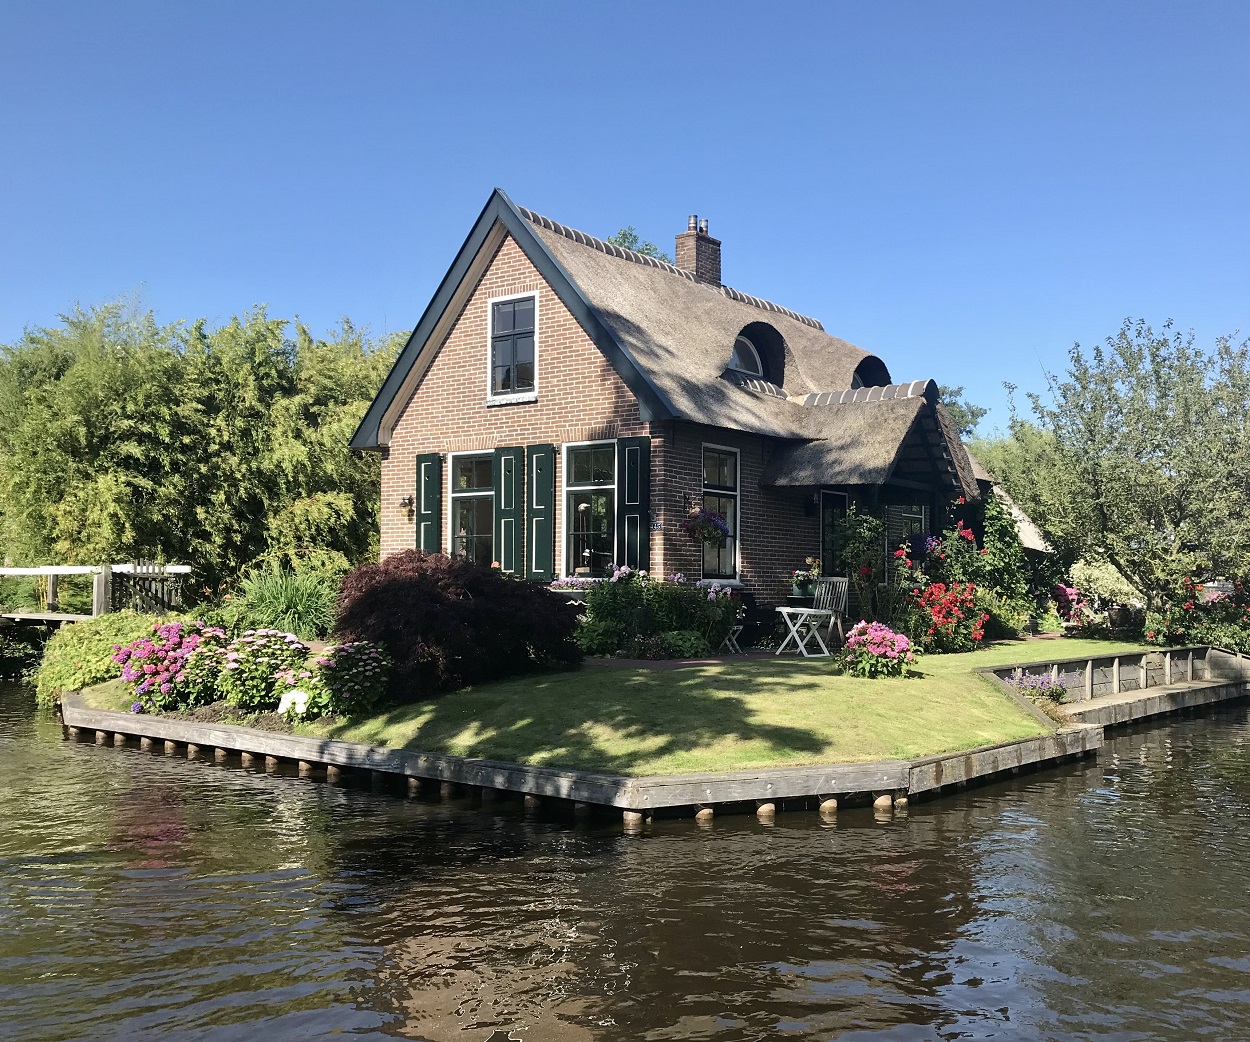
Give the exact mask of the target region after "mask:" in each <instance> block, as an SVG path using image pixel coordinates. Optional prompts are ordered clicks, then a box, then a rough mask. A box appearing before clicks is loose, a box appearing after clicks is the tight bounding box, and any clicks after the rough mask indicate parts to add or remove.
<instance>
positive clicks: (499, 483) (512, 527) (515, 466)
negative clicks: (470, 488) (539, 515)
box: [495, 447, 525, 574]
mask: <svg viewBox="0 0 1250 1042" xmlns="http://www.w3.org/2000/svg"><path fill="white" fill-rule="evenodd" d="M524 543H525V449H523V448H520V447H518V448H515V449H496V450H495V560H496V561H498V562H499V567H500V569H501V570H502V571H504V572H509V573H514V572H520V573H521V574H524V573H525V555H524V553H523V552H522V551H523V547H524Z"/></svg>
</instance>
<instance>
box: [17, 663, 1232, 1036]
mask: <svg viewBox="0 0 1250 1042" xmlns="http://www.w3.org/2000/svg"><path fill="white" fill-rule="evenodd" d="M1248 895H1250V720H1248V713H1247V707H1246V704H1245V703H1244V702H1242V703H1239V704H1233V705H1231V706H1226V707H1224V708H1221V709H1217V710H1214V711H1211V712H1209V713H1206V714H1203V715H1197V716H1189V717H1178V718H1171V719H1169V720H1167V721H1166V722H1163V723H1158V724H1155V725H1153V726H1149V727H1141V728H1138V729H1136V730H1133V731H1129V732H1121V733H1120V734H1118V735H1117V736H1115V737H1114V738H1113V739H1112V740H1111V741H1110V743H1109V745H1108V746H1107V748H1106V749H1105V750H1104V752H1103V754H1102V755H1101V757H1100V758H1099V759H1098V760H1097V761H1087V762H1085V763H1082V764H1078V765H1075V766H1070V767H1066V768H1063V769H1060V770H1055V771H1047V772H1043V773H1038V774H1033V775H1028V776H1024V777H1021V778H1018V779H1014V780H1012V781H1011V782H1009V783H1004V784H998V785H994V786H990V787H987V788H982V789H976V790H973V791H971V792H969V793H967V794H965V795H960V796H956V797H953V798H949V799H945V800H941V801H938V802H934V803H930V804H920V805H918V806H915V807H913V808H912V810H911V812H910V813H909V814H907V815H906V816H905V817H902V816H900V817H896V818H894V819H892V820H888V821H878V820H877V819H876V818H875V817H874V816H873V813H872V811H871V810H858V811H848V812H844V813H843V814H842V815H841V816H840V817H839V819H838V821H837V823H836V824H834V825H825V824H822V822H821V821H820V819H819V817H818V816H816V815H808V814H800V815H790V814H785V815H780V816H778V818H777V823H776V825H775V826H774V827H772V828H766V827H764V826H762V825H760V824H758V823H756V822H755V821H754V819H749V818H736V819H734V818H721V819H718V820H717V821H716V822H715V824H714V825H713V826H712V827H711V828H707V829H705V828H701V827H699V826H697V825H695V824H694V822H691V821H682V822H666V823H661V824H659V825H657V826H656V827H654V828H653V829H651V830H649V831H648V833H647V834H646V835H644V836H642V837H626V836H624V835H622V834H621V833H620V828H619V824H617V825H615V826H613V825H607V824H605V825H603V826H602V827H599V826H595V825H591V826H589V827H587V826H579V825H574V824H573V822H572V821H571V820H570V821H559V820H554V821H543V820H527V819H526V818H525V817H524V816H523V814H522V813H521V812H520V810H519V806H515V805H505V807H504V808H503V809H501V810H500V811H497V812H486V811H483V810H482V809H481V808H477V807H474V806H472V805H471V804H469V803H464V804H441V805H440V804H438V803H435V802H420V801H415V802H409V801H406V800H404V799H401V798H395V797H388V796H374V795H372V794H370V793H368V792H365V791H355V790H352V789H339V788H330V787H328V786H326V785H324V784H318V783H315V782H308V781H301V780H299V779H296V778H278V777H268V776H266V775H264V774H260V773H255V772H252V771H245V770H243V769H237V768H236V769H228V768H219V767H216V766H213V765H211V764H205V763H188V762H186V761H181V760H174V759H168V760H167V759H165V758H164V757H163V756H160V755H154V754H152V753H147V752H141V751H139V750H137V749H112V748H96V747H95V746H93V745H87V744H73V743H69V742H66V741H63V740H62V738H61V732H60V727H59V725H58V723H57V722H56V720H55V719H54V718H53V717H51V716H50V715H44V714H38V713H36V712H35V710H34V709H33V708H32V707H31V700H30V696H29V693H28V692H27V691H25V690H22V689H19V688H15V687H9V688H0V1039H4V1040H5V1042H8V1040H22V1042H36V1040H60V1039H91V1040H114V1039H115V1040H139V1042H142V1040H149V1039H150V1040H156V1039H160V1040H163V1042H164V1040H181V1039H194V1040H205V1042H209V1040H211V1042H226V1040H252V1039H262V1040H283V1039H330V1038H335V1039H339V1038H344V1037H348V1038H364V1039H391V1038H410V1039H427V1040H432V1042H443V1040H451V1039H455V1040H467V1042H477V1040H482V1042H485V1040H487V1039H492V1040H493V1042H502V1040H503V1039H507V1038H514V1039H528V1040H535V1042H548V1040H550V1042H580V1040H588V1042H589V1040H631V1042H632V1040H638V1039H647V1040H673V1039H699V1040H715V1042H731V1040H733V1042H737V1040H754V1039H760V1040H763V1039H768V1040H772V1039H804V1040H806V1039H835V1038H836V1039H846V1040H866V1039H874V1040H875V1039H890V1040H920V1039H964V1038H967V1039H1006V1040H1012V1042H1020V1040H1031V1039H1082V1040H1086V1039H1105V1040H1117V1042H1119V1040H1125V1042H1128V1040H1133V1042H1137V1040H1144V1039H1185V1040H1189V1039H1213V1040H1236V1039H1242V1040H1244V1039H1250V896H1248Z"/></svg>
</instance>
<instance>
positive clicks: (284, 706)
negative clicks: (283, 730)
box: [278, 688, 308, 717]
mask: <svg viewBox="0 0 1250 1042" xmlns="http://www.w3.org/2000/svg"><path fill="white" fill-rule="evenodd" d="M278 712H279V713H292V714H293V715H295V716H297V717H302V716H303V715H304V714H305V713H306V712H308V692H307V691H301V690H300V689H299V688H294V689H293V690H291V691H284V692H283V693H282V701H281V702H279V703H278Z"/></svg>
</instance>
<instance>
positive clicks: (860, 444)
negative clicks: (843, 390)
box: [762, 381, 980, 500]
mask: <svg viewBox="0 0 1250 1042" xmlns="http://www.w3.org/2000/svg"><path fill="white" fill-rule="evenodd" d="M904 386H906V385H904ZM922 387H923V389H924V391H923V393H921V394H912V395H902V394H900V395H898V396H896V397H887V398H877V399H876V400H875V401H855V400H853V399H852V400H849V401H847V402H845V403H842V402H837V403H836V404H832V405H825V406H818V407H814V408H812V409H811V412H812V423H811V425H810V426H809V431H808V435H809V437H810V438H812V440H810V441H806V442H803V443H801V444H797V445H792V446H789V447H787V448H784V449H781V450H780V451H778V452H777V453H775V454H774V455H773V457H772V459H771V460H770V461H769V463H768V466H767V467H766V468H765V471H764V477H763V479H762V483H763V484H764V485H772V486H779V487H786V486H797V487H812V486H815V487H819V486H821V485H883V484H885V483H886V482H887V481H889V480H890V479H891V478H899V479H903V480H907V481H919V482H926V481H932V480H933V478H934V477H935V476H936V477H937V478H938V480H939V481H940V482H941V483H942V484H943V485H945V486H946V488H947V491H948V492H949V493H950V495H951V496H952V498H953V497H955V496H963V497H964V498H965V499H968V500H975V499H977V498H978V497H979V496H980V489H979V488H978V487H977V483H976V480H975V479H974V478H973V476H972V467H971V464H970V463H969V462H968V458H967V453H966V452H965V451H964V448H963V446H962V445H961V444H960V443H959V440H958V436H957V435H954V434H953V425H952V423H951V420H950V417H949V416H948V415H947V414H946V409H945V408H944V407H943V406H941V405H940V404H938V403H937V387H936V386H935V385H934V384H933V382H932V381H925V382H924V383H923V385H922ZM891 389H893V388H891Z"/></svg>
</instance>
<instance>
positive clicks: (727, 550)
mask: <svg viewBox="0 0 1250 1042" xmlns="http://www.w3.org/2000/svg"><path fill="white" fill-rule="evenodd" d="M703 509H704V510H707V511H710V512H711V513H713V514H719V515H720V516H721V517H723V518H724V519H725V524H726V525H728V526H729V538H728V539H726V540H725V541H724V542H723V543H722V544H721V545H720V546H716V545H715V544H714V543H704V544H703V577H704V578H705V579H736V578H738V453H737V452H735V451H734V450H733V449H722V448H717V447H715V446H707V445H705V446H704V447H703Z"/></svg>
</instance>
